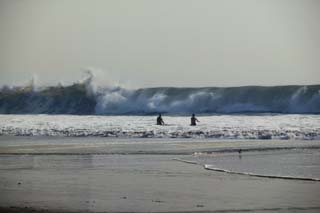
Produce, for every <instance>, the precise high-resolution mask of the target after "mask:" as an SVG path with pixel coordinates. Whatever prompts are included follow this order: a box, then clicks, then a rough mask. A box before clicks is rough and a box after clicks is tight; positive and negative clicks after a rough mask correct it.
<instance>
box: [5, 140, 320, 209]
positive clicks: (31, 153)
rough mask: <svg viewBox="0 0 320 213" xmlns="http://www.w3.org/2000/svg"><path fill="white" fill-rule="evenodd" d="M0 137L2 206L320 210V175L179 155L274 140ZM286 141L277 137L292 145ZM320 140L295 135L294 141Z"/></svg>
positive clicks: (265, 144) (270, 143)
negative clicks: (274, 175)
mask: <svg viewBox="0 0 320 213" xmlns="http://www.w3.org/2000/svg"><path fill="white" fill-rule="evenodd" d="M0 139H1V144H2V145H1V148H0V152H1V155H0V170H1V172H0V191H1V192H0V206H1V209H0V210H1V211H7V212H21V211H22V212H30V211H51V212H85V211H90V212H186V211H187V212H190V211H192V212H194V211H216V212H234V211H236V212H241V211H254V212H260V211H263V212H268V211H280V212H283V211H284V212H292V211H307V212H318V211H320V205H319V197H320V182H313V181H301V180H282V179H268V178H258V177H250V176H245V175H234V174H227V173H221V172H214V171H208V170H205V169H204V168H203V166H201V165H194V164H188V163H183V162H180V161H176V160H174V159H176V158H184V157H187V156H190V153H191V152H194V151H199V150H211V151H217V150H221V149H223V148H228V147H229V148H230V147H231V146H232V147H234V148H235V149H238V148H242V149H244V150H245V149H246V148H247V149H248V148H249V149H254V147H255V146H256V147H266V148H267V147H275V146H274V143H276V142H274V141H260V142H257V141H254V142H245V141H238V142H237V141H233V142H229V143H228V142H227V141H226V142H216V143H214V142H212V141H211V142H210V141H207V142H199V141H198V142H195V141H189V142H184V143H181V142H179V141H167V142H163V141H162V142H161V141H157V140H155V141H151V142H150V143H148V142H146V141H143V140H142V142H140V143H139V141H136V142H134V141H127V140H120V141H116V142H114V141H112V140H110V141H109V142H105V140H106V139H102V138H100V139H97V138H91V139H90V138H85V139H79V140H78V139H75V138H60V139H59V138H58V139H57V138H55V139H53V138H42V139H40V138H32V137H30V138H28V139H26V138H21V137H12V136H10V137H4V136H2V137H0ZM37 140H39V141H41V142H39V141H38V142H37ZM81 140H84V141H87V142H88V141H90V140H91V141H90V144H91V145H88V143H87V142H84V141H82V142H81ZM9 141H10V144H11V145H10V146H9V145H7V144H6V143H9ZM12 141H15V143H14V142H12ZM59 141H60V143H58V142H59ZM61 141H64V143H62V142H61ZM128 143H130V145H128ZM196 143H197V144H198V146H196V145H195V144H196ZM286 143H288V142H287V141H282V142H281V141H278V142H277V144H278V147H281V146H283V147H284V146H285V145H286V147H287V148H288V146H287V145H288V144H286ZM54 144H56V145H54ZM59 144H60V145H59ZM126 144H127V145H126ZM318 144H319V142H317V141H303V142H301V141H300V142H299V141H297V142H292V143H291V142H290V146H291V147H299V146H302V147H306V148H307V147H315V146H318ZM121 147H126V148H122V149H121ZM44 150H46V152H47V154H46V152H45V151H44ZM120 150H122V151H121V152H120ZM155 150H157V151H159V153H156V154H155V153H152V151H155ZM234 154H236V153H234ZM242 155H243V157H245V155H246V153H243V154H242ZM10 207H11V208H10Z"/></svg>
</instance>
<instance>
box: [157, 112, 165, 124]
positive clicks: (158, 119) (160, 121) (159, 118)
mask: <svg viewBox="0 0 320 213" xmlns="http://www.w3.org/2000/svg"><path fill="white" fill-rule="evenodd" d="M157 125H164V122H163V120H162V117H161V114H159V116H158V117H157Z"/></svg>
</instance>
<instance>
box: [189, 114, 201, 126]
mask: <svg viewBox="0 0 320 213" xmlns="http://www.w3.org/2000/svg"><path fill="white" fill-rule="evenodd" d="M197 122H200V121H199V120H198V119H197V118H196V117H195V115H194V114H192V117H191V124H190V125H191V126H195V125H197Z"/></svg>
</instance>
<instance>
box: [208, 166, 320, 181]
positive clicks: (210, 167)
mask: <svg viewBox="0 0 320 213" xmlns="http://www.w3.org/2000/svg"><path fill="white" fill-rule="evenodd" d="M203 167H204V169H206V170H212V171H216V172H225V173H229V174H237V175H247V176H253V177H262V178H274V179H286V180H304V181H320V179H318V178H308V177H292V176H277V175H262V174H254V173H249V172H236V171H231V170H227V169H221V168H216V167H213V165H210V164H204V165H203Z"/></svg>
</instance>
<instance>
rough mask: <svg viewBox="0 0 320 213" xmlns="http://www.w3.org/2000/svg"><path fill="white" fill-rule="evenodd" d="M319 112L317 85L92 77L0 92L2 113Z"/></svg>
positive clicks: (319, 99) (4, 89)
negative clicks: (142, 82) (137, 85)
mask: <svg viewBox="0 0 320 213" xmlns="http://www.w3.org/2000/svg"><path fill="white" fill-rule="evenodd" d="M158 112H162V113H169V114H189V113H222V114H228V113H310V114H318V113H320V85H310V86H274V87H262V86H244V87H224V88H222V87H204V88H174V87H158V88H144V89H132V90H130V89H126V88H122V87H110V86H107V87H95V86H93V85H92V76H90V77H89V78H88V79H86V80H84V81H83V82H79V83H75V84H73V85H70V86H61V85H59V86H51V87H46V88H37V89H35V88H34V86H33V85H30V86H26V87H13V88H9V87H3V88H2V89H1V90H0V113H2V114H41V113H42V114H87V115H90V114H100V115H124V114H126V115H130V114H153V113H158Z"/></svg>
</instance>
